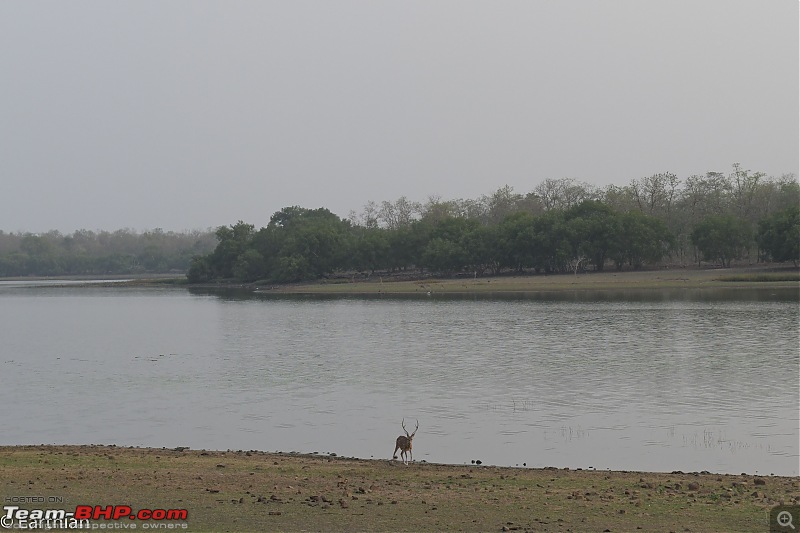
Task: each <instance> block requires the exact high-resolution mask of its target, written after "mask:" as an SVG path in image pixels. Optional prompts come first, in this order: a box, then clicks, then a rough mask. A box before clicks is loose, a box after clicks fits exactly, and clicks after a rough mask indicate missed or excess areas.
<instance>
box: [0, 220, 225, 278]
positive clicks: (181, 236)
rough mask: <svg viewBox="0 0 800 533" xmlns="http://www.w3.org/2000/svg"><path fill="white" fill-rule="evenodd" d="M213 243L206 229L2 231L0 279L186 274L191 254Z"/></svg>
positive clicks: (215, 243) (194, 255)
mask: <svg viewBox="0 0 800 533" xmlns="http://www.w3.org/2000/svg"><path fill="white" fill-rule="evenodd" d="M216 245H217V240H216V237H215V234H214V232H213V231H210V230H209V231H192V232H183V233H175V232H171V231H163V230H161V229H155V230H152V231H145V232H143V233H137V232H134V231H132V230H117V231H114V232H108V231H98V232H94V231H88V230H79V231H75V232H74V233H71V234H66V235H65V234H62V233H60V232H58V231H49V232H47V233H41V234H35V233H5V232H3V231H0V277H12V276H29V275H36V276H80V275H108V274H143V273H163V272H180V273H184V272H186V271H187V269H188V268H189V266H190V262H191V260H192V258H193V257H196V256H198V255H202V254H206V253H209V252H211V251H212V250H214V247H215V246H216Z"/></svg>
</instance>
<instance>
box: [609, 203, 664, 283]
mask: <svg viewBox="0 0 800 533" xmlns="http://www.w3.org/2000/svg"><path fill="white" fill-rule="evenodd" d="M673 242H674V241H673V238H672V234H671V233H670V232H669V230H668V229H667V226H666V224H664V222H662V221H661V220H660V219H658V218H655V217H652V216H648V215H645V214H644V213H642V212H640V211H630V212H627V213H621V214H620V215H619V231H618V232H617V235H616V239H615V244H614V246H613V247H612V251H611V253H610V254H609V256H610V258H611V259H612V260H613V261H614V263H615V264H616V266H617V269H618V270H621V269H622V266H623V265H624V264H626V263H627V264H628V265H630V266H632V267H633V268H636V269H638V268H641V267H642V265H644V264H647V263H656V262H658V261H661V259H663V258H664V256H666V255H667V254H668V253H669V251H670V249H671V247H672V245H673Z"/></svg>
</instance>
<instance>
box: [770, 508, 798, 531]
mask: <svg viewBox="0 0 800 533" xmlns="http://www.w3.org/2000/svg"><path fill="white" fill-rule="evenodd" d="M775 520H776V521H777V522H778V525H779V526H781V527H790V528H792V529H794V528H795V527H794V524H792V513H790V512H789V511H781V512H780V513H778V516H776V517H775Z"/></svg>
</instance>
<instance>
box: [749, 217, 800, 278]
mask: <svg viewBox="0 0 800 533" xmlns="http://www.w3.org/2000/svg"><path fill="white" fill-rule="evenodd" d="M756 240H757V241H758V246H759V248H760V249H761V250H762V253H763V254H764V256H765V258H768V259H771V260H773V261H792V262H794V265H795V266H797V264H798V262H799V261H800V208H798V207H789V208H787V209H784V210H783V211H779V212H777V213H775V214H773V215H772V216H770V217H769V218H766V219H764V220H761V221H760V222H759V223H758V235H757V236H756Z"/></svg>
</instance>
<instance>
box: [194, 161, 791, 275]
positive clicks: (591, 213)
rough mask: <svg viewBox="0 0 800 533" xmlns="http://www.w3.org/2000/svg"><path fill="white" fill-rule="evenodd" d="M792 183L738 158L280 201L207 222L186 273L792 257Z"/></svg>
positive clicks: (561, 267) (599, 266) (532, 267)
mask: <svg viewBox="0 0 800 533" xmlns="http://www.w3.org/2000/svg"><path fill="white" fill-rule="evenodd" d="M798 205H800V186H798V183H797V181H796V180H795V178H794V177H793V176H784V177H781V178H779V179H774V178H767V177H766V176H765V175H763V174H761V173H752V172H750V171H746V170H742V169H741V167H740V166H739V165H734V166H733V171H732V172H731V173H730V174H728V175H724V174H721V173H716V172H710V173H707V174H705V175H702V176H699V175H698V176H691V177H689V178H687V179H686V180H685V182H683V183H682V182H681V180H679V179H678V178H677V177H676V176H675V175H673V174H669V173H665V174H656V175H653V176H649V177H646V178H642V179H637V180H633V181H631V183H630V184H629V185H627V186H624V187H616V186H609V187H606V188H603V189H597V188H593V187H591V186H589V185H586V184H583V183H580V182H577V181H575V180H572V179H567V178H565V179H560V180H545V181H544V182H543V183H541V184H539V185H538V186H537V187H536V188H535V189H534V190H533V191H532V192H530V193H528V194H525V195H521V194H517V193H515V192H514V191H513V190H512V189H511V188H510V187H503V188H501V189H498V190H497V191H495V192H494V193H493V194H491V195H488V196H484V197H481V198H480V199H478V200H449V201H442V200H441V199H439V198H430V199H429V200H428V201H427V202H426V203H424V204H421V203H415V202H410V201H409V200H408V199H406V198H405V197H403V198H400V199H399V200H397V201H396V202H388V201H385V202H382V203H381V204H377V203H374V202H370V203H369V204H367V205H366V206H365V207H364V209H363V210H362V212H361V213H355V212H354V213H351V214H350V216H349V217H348V218H347V219H342V218H339V217H338V216H337V215H335V214H333V213H331V212H330V211H328V210H327V209H324V208H320V209H306V208H302V207H296V206H295V207H287V208H285V209H283V210H281V211H279V212H277V213H275V214H274V215H273V216H272V218H271V219H270V222H269V224H268V225H267V226H266V227H264V228H261V229H259V230H256V229H255V227H254V226H253V225H251V224H246V223H244V222H241V221H240V222H238V223H237V224H235V225H233V226H230V227H220V228H218V229H217V231H216V237H217V239H218V241H219V242H218V244H217V247H216V249H214V251H213V252H212V253H210V254H207V255H201V256H197V257H196V258H194V260H193V261H192V264H191V267H190V269H189V272H188V278H189V280H190V281H193V282H202V281H209V280H215V279H231V280H241V281H255V280H265V281H271V282H289V281H299V280H308V279H315V278H319V277H323V276H327V275H330V274H333V273H337V272H338V273H342V272H366V273H370V272H375V271H409V270H411V271H419V272H422V271H428V272H434V273H439V274H445V275H454V274H458V273H469V274H470V275H476V276H477V275H483V274H486V273H491V274H498V273H501V272H508V271H512V272H513V271H517V272H522V271H534V272H546V273H556V272H577V271H579V270H595V271H601V270H604V269H606V268H617V269H623V268H633V269H636V268H641V267H643V266H645V265H653V264H658V263H662V262H670V263H674V264H681V265H685V264H688V263H692V262H702V261H709V262H712V263H715V264H719V265H722V266H730V265H731V261H734V260H741V259H746V260H748V261H751V262H755V261H761V260H771V261H795V262H797V261H798V260H800V255H799V254H798V243H799V242H800V221H798V218H799V217H798Z"/></svg>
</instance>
